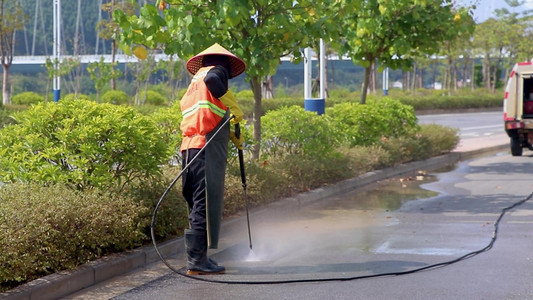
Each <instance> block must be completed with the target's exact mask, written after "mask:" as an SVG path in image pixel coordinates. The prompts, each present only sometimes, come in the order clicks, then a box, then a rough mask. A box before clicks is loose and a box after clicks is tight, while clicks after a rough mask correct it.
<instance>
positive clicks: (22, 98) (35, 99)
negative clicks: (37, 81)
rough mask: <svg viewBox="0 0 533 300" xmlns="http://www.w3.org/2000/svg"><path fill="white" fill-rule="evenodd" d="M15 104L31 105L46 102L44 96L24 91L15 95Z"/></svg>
mask: <svg viewBox="0 0 533 300" xmlns="http://www.w3.org/2000/svg"><path fill="white" fill-rule="evenodd" d="M12 101H13V104H21V105H30V104H37V103H39V102H44V97H43V96H41V95H39V94H37V93H35V92H24V93H20V94H18V95H15V96H13V99H12Z"/></svg>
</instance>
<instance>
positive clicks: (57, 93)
mask: <svg viewBox="0 0 533 300" xmlns="http://www.w3.org/2000/svg"><path fill="white" fill-rule="evenodd" d="M53 1H54V49H53V50H54V51H53V57H54V70H55V74H54V102H58V101H59V98H60V97H61V77H60V76H59V67H60V57H61V0H53Z"/></svg>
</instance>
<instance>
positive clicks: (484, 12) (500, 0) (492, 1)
mask: <svg viewBox="0 0 533 300" xmlns="http://www.w3.org/2000/svg"><path fill="white" fill-rule="evenodd" d="M458 2H459V3H461V4H463V5H469V4H472V3H476V9H475V10H474V19H475V20H476V22H478V23H479V22H483V21H485V20H486V19H488V18H490V17H493V16H494V14H493V12H494V10H495V9H499V8H507V9H508V10H509V11H511V12H517V13H520V12H522V11H524V10H527V9H533V0H526V1H525V3H524V5H522V6H520V7H518V8H511V7H510V6H509V5H507V3H505V1H504V0H459V1H458Z"/></svg>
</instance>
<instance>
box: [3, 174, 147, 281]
mask: <svg viewBox="0 0 533 300" xmlns="http://www.w3.org/2000/svg"><path fill="white" fill-rule="evenodd" d="M143 213H145V209H144V208H142V207H141V206H139V205H138V204H136V203H135V202H134V201H132V200H131V199H128V198H126V197H123V196H120V195H114V194H108V193H102V192H101V191H98V190H96V189H92V190H87V191H84V192H83V193H82V192H78V191H75V190H71V189H69V188H67V187H65V186H64V185H52V186H48V187H42V186H38V185H34V184H9V185H5V186H3V187H2V188H0V220H2V222H0V231H1V232H2V234H1V235H0V286H1V287H6V286H7V287H9V286H12V285H14V284H16V283H18V282H23V281H26V280H30V279H33V278H36V277H39V276H43V275H46V274H49V273H54V272H57V271H59V270H63V269H69V268H74V267H76V266H77V265H79V264H83V263H86V262H88V261H90V260H93V259H95V258H97V257H100V256H102V255H105V254H107V253H109V252H116V251H123V250H125V249H128V248H132V247H135V246H139V245H141V242H142V240H143V239H144V238H145V237H144V236H143V234H142V232H141V230H142V228H143V227H145V226H146V224H145V222H143V221H141V219H140V218H139V216H140V215H141V214H143ZM96 233H97V234H96Z"/></svg>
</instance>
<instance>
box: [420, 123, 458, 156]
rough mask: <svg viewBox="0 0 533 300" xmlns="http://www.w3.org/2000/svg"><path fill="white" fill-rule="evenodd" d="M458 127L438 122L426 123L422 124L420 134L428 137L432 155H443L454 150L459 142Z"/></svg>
mask: <svg viewBox="0 0 533 300" xmlns="http://www.w3.org/2000/svg"><path fill="white" fill-rule="evenodd" d="M458 131H459V130H458V129H456V128H451V127H445V126H441V125H438V124H424V125H421V126H420V135H421V136H423V137H425V138H426V139H428V141H429V144H430V146H431V147H430V153H429V155H430V156H436V155H441V154H444V153H447V152H450V151H452V150H453V149H455V147H457V145H458V144H459V140H460V138H459V135H458Z"/></svg>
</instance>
